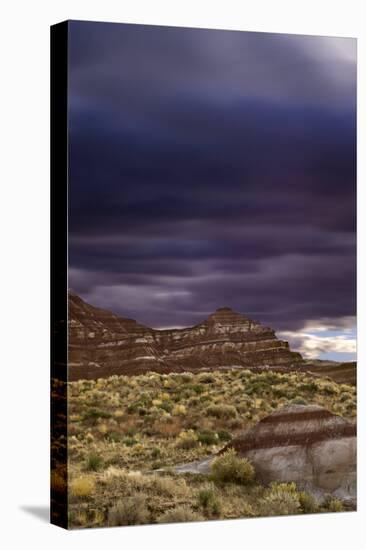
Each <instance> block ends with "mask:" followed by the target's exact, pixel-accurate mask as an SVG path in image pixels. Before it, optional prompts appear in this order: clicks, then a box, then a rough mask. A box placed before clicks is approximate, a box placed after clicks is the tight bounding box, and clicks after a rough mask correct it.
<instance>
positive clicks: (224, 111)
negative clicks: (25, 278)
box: [69, 22, 356, 359]
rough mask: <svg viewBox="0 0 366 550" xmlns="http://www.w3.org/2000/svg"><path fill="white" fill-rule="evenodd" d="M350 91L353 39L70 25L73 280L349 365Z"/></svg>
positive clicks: (165, 322)
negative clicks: (267, 329) (242, 321)
mask: <svg viewBox="0 0 366 550" xmlns="http://www.w3.org/2000/svg"><path fill="white" fill-rule="evenodd" d="M355 102H356V41H355V40H353V39H349V38H327V37H311V36H297V35H281V34H264V33H246V32H233V31H216V30H203V29H181V28H172V27H153V26H144V25H141V26H140V25H119V24H105V23H80V22H71V23H70V43H69V131H70V136H69V147H70V148H69V151H70V157H69V235H70V238H69V262H70V270H69V286H70V287H71V288H72V289H73V290H74V291H76V292H77V293H78V294H80V296H82V297H83V298H84V299H85V300H87V301H89V302H90V303H92V304H93V305H97V306H100V307H104V308H108V309H111V310H113V311H114V312H116V313H119V314H121V315H122V316H125V317H132V318H134V319H136V320H138V321H139V322H141V323H144V324H147V325H150V326H153V327H156V328H161V327H173V326H187V325H193V324H196V323H198V322H200V321H202V320H203V319H205V317H207V315H208V314H210V313H211V312H213V311H214V310H215V309H216V308H218V307H222V306H230V307H232V308H233V309H235V310H236V311H239V312H242V313H244V314H246V315H248V316H249V317H252V318H254V319H256V320H259V321H260V322H262V323H264V324H267V325H270V326H272V327H273V328H274V329H275V330H277V331H278V333H279V334H280V335H284V336H286V337H287V339H288V340H289V341H290V343H291V344H292V346H293V347H294V348H295V349H299V350H300V351H302V352H303V353H304V354H305V355H306V356H308V357H310V356H313V357H314V356H320V357H330V358H337V359H350V358H353V357H354V351H355V308H356V305H355V304H356V296H355V292H356V291H355V251H356V249H355V222H356V220H355V198H356V197H355V193H356V146H355V131H356V111H355ZM319 339H320V342H319Z"/></svg>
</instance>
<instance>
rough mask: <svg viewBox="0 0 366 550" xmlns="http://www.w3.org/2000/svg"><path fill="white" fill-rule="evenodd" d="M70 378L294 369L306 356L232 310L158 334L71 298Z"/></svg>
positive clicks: (72, 296) (266, 329)
mask: <svg viewBox="0 0 366 550" xmlns="http://www.w3.org/2000/svg"><path fill="white" fill-rule="evenodd" d="M68 325H69V348H68V351H69V371H68V374H69V379H70V380H76V379H79V378H99V377H105V376H110V375H112V374H139V373H142V372H147V371H156V372H171V371H182V370H200V369H202V370H203V369H213V368H229V367H234V366H236V367H245V368H256V367H261V368H268V367H276V368H288V367H291V366H294V365H299V364H300V363H301V361H302V357H301V355H300V354H299V353H295V352H292V351H291V350H290V349H289V345H288V343H287V342H285V341H282V340H278V339H277V337H276V335H275V333H274V331H273V330H272V329H271V328H268V327H264V326H262V325H261V324H260V323H258V322H256V321H253V320H251V319H248V318H247V317H245V316H244V315H241V314H240V313H236V312H234V311H232V310H231V309H230V308H220V309H218V310H217V311H216V312H215V313H213V314H212V315H210V316H209V317H208V318H207V319H206V320H205V321H203V322H202V323H200V324H198V325H196V326H194V327H188V328H184V329H172V330H154V329H152V328H149V327H146V326H144V325H141V324H139V323H137V322H136V321H134V320H132V319H125V318H122V317H119V316H117V315H114V314H113V313H111V312H109V311H105V310H103V309H100V308H96V307H93V306H91V305H89V304H87V303H86V302H84V301H83V300H82V299H81V298H80V297H79V296H76V295H75V294H72V293H70V294H69V318H68Z"/></svg>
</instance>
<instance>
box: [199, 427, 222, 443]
mask: <svg viewBox="0 0 366 550" xmlns="http://www.w3.org/2000/svg"><path fill="white" fill-rule="evenodd" d="M197 439H198V441H199V442H200V443H203V445H214V444H215V443H217V441H218V435H217V434H216V433H215V432H212V431H211V430H202V431H201V432H198V434H197Z"/></svg>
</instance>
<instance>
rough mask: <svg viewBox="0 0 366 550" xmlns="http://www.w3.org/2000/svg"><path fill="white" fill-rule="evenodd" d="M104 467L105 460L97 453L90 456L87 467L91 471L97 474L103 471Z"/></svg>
mask: <svg viewBox="0 0 366 550" xmlns="http://www.w3.org/2000/svg"><path fill="white" fill-rule="evenodd" d="M103 465H104V460H103V458H102V457H101V456H99V455H98V454H96V453H92V454H90V455H89V456H88V458H87V461H86V465H85V467H86V469H87V470H89V471H92V472H97V471H98V470H101V469H102V467H103Z"/></svg>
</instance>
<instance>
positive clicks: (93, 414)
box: [83, 408, 112, 421]
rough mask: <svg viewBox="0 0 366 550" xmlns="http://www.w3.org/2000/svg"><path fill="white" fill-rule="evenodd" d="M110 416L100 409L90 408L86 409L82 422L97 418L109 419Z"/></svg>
mask: <svg viewBox="0 0 366 550" xmlns="http://www.w3.org/2000/svg"><path fill="white" fill-rule="evenodd" d="M111 416H112V414H111V413H109V412H106V411H102V410H100V409H96V408H91V409H88V410H87V411H86V412H85V413H84V416H83V420H94V421H96V420H98V418H111Z"/></svg>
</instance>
